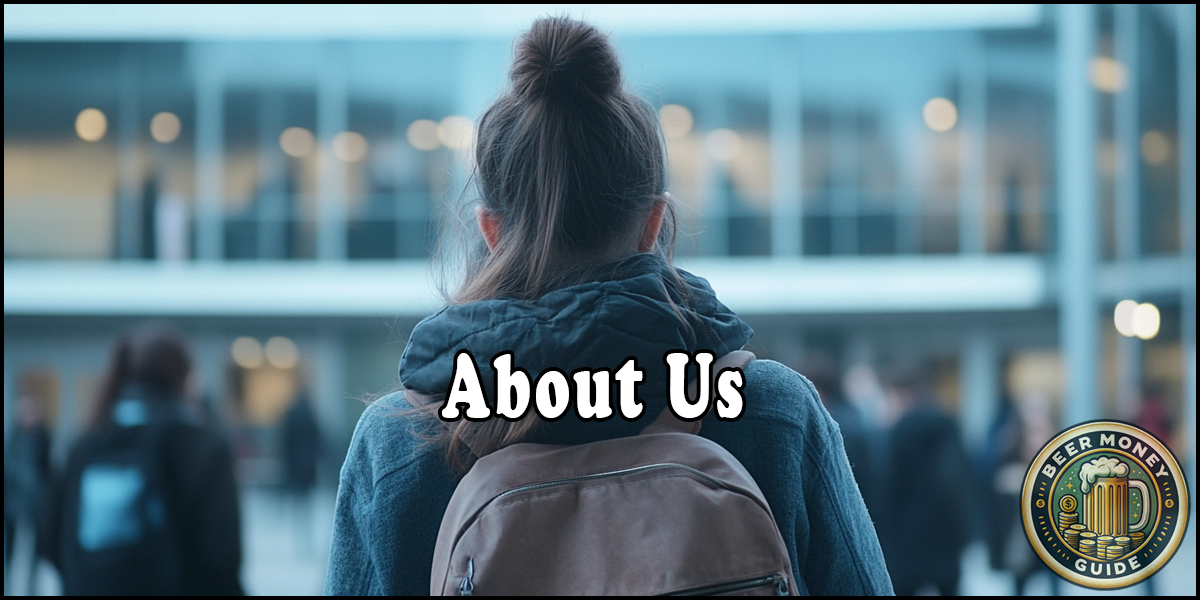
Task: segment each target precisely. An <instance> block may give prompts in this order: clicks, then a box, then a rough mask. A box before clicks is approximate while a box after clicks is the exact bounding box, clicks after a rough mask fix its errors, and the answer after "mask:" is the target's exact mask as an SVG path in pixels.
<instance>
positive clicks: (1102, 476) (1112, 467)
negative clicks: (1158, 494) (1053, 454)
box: [1079, 457, 1150, 536]
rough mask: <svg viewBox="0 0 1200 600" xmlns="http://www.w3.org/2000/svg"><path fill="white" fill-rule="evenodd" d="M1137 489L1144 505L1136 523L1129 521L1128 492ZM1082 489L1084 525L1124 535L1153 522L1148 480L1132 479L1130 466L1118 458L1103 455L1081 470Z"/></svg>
mask: <svg viewBox="0 0 1200 600" xmlns="http://www.w3.org/2000/svg"><path fill="white" fill-rule="evenodd" d="M1133 490H1137V492H1138V493H1139V494H1140V500H1141V504H1142V510H1140V511H1138V512H1139V513H1141V514H1140V515H1138V520H1137V523H1134V524H1132V525H1130V523H1129V517H1130V512H1129V494H1130V493H1131V492H1132V491H1133ZM1079 491H1080V492H1083V507H1082V510H1081V511H1080V513H1081V514H1080V517H1082V520H1083V524H1084V525H1086V526H1087V529H1088V531H1094V532H1096V534H1097V535H1102V536H1104V535H1110V536H1123V535H1126V534H1127V533H1129V532H1131V531H1140V530H1141V529H1142V528H1143V527H1145V526H1146V524H1147V523H1148V522H1149V521H1150V511H1149V510H1148V508H1147V503H1148V502H1149V500H1150V490H1149V489H1148V488H1147V487H1146V483H1145V482H1143V481H1140V480H1137V479H1130V478H1129V465H1126V464H1125V463H1123V462H1121V461H1120V460H1118V459H1116V458H1111V457H1101V458H1097V459H1095V460H1093V461H1090V462H1088V463H1086V464H1084V465H1083V466H1082V467H1081V468H1080V469H1079Z"/></svg>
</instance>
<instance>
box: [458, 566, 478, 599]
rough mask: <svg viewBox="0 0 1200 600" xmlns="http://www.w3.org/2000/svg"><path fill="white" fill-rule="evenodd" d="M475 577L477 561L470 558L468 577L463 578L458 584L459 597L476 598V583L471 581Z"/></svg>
mask: <svg viewBox="0 0 1200 600" xmlns="http://www.w3.org/2000/svg"><path fill="white" fill-rule="evenodd" d="M474 576H475V559H473V558H468V559H467V576H466V577H463V578H462V581H460V582H459V583H458V595H459V596H474V595H475V583H474V582H472V581H471V578H472V577H474Z"/></svg>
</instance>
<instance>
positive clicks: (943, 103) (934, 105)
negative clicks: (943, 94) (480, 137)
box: [921, 98, 958, 133]
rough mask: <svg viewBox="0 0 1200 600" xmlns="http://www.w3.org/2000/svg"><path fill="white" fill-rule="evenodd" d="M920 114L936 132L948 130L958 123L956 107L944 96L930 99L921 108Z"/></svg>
mask: <svg viewBox="0 0 1200 600" xmlns="http://www.w3.org/2000/svg"><path fill="white" fill-rule="evenodd" d="M921 116H922V117H924V118H925V124H926V125H928V126H929V128H930V129H932V130H934V131H936V132H938V133H941V132H943V131H950V130H951V129H953V128H954V124H955V123H958V109H957V108H955V106H954V103H953V102H951V101H949V100H947V99H945V98H932V99H930V100H929V102H926V103H925V108H924V109H922V110H921Z"/></svg>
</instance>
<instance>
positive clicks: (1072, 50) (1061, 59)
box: [1055, 5, 1100, 424]
mask: <svg viewBox="0 0 1200 600" xmlns="http://www.w3.org/2000/svg"><path fill="white" fill-rule="evenodd" d="M1057 17H1058V18H1057V20H1056V25H1055V28H1056V30H1057V31H1056V36H1057V41H1056V43H1057V49H1056V52H1057V57H1056V60H1057V63H1058V65H1057V71H1058V72H1057V89H1056V107H1055V112H1056V114H1055V120H1056V129H1057V131H1056V136H1055V137H1056V149H1055V154H1056V160H1057V163H1058V165H1057V170H1058V182H1057V195H1058V218H1057V222H1058V280H1059V284H1060V287H1059V296H1058V313H1059V314H1058V321H1059V351H1060V352H1061V353H1062V358H1063V365H1064V368H1065V370H1066V378H1065V382H1066V383H1065V390H1064V392H1065V401H1066V407H1065V409H1066V410H1065V411H1064V413H1063V414H1064V418H1065V420H1066V424H1074V423H1078V422H1081V421H1086V420H1089V419H1094V418H1096V417H1097V416H1098V414H1099V413H1098V408H1097V406H1098V403H1097V401H1096V400H1097V399H1096V394H1097V393H1098V386H1097V383H1096V379H1097V375H1098V369H1099V360H1100V357H1099V351H1098V348H1099V343H1100V340H1099V335H1098V331H1097V329H1096V327H1097V321H1098V317H1099V314H1098V313H1097V310H1096V308H1097V294H1096V270H1097V267H1096V261H1097V257H1098V254H1099V250H1098V247H1099V242H1098V239H1097V238H1098V232H1097V215H1096V126H1097V122H1096V121H1097V118H1096V98H1095V93H1094V92H1093V91H1092V89H1091V86H1090V84H1089V82H1088V69H1089V65H1090V62H1091V59H1092V56H1093V54H1094V48H1095V39H1096V10H1095V7H1094V6H1093V5H1062V6H1059V7H1058V15H1057Z"/></svg>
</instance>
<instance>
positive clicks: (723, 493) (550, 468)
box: [430, 351, 796, 596]
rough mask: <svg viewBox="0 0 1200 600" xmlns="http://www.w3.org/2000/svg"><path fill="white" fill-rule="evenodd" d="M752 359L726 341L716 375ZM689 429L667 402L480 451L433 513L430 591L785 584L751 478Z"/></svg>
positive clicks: (747, 588) (776, 588) (781, 591)
mask: <svg viewBox="0 0 1200 600" xmlns="http://www.w3.org/2000/svg"><path fill="white" fill-rule="evenodd" d="M752 360H754V355H753V354H751V353H749V352H745V351H736V352H732V353H730V354H728V355H726V356H724V357H722V358H720V359H719V360H717V361H716V363H715V364H714V365H713V367H712V374H713V377H714V379H715V377H716V375H717V374H718V373H720V372H721V370H723V369H728V368H731V367H735V368H740V367H742V366H744V365H746V364H747V363H749V362H750V361H752ZM692 385H693V388H692V391H691V396H692V397H695V393H696V392H695V389H694V386H695V383H694V382H693V384H692ZM710 389H715V385H714V386H711V388H710ZM699 430H700V421H695V422H691V423H689V422H684V421H682V420H680V419H678V418H677V417H675V416H674V414H672V413H671V412H670V409H669V408H668V409H664V410H663V412H662V414H661V415H659V417H658V418H657V419H656V420H655V421H654V423H653V424H651V425H650V426H649V427H646V428H645V429H644V430H643V431H642V433H641V434H640V435H638V436H634V437H627V438H618V439H611V440H603V441H599V442H593V443H589V444H581V445H575V446H553V445H545V444H528V443H526V444H514V445H511V446H507V447H505V448H502V449H501V450H498V451H496V452H494V453H491V454H488V455H487V456H484V457H482V458H480V459H479V460H478V462H476V463H475V465H474V466H473V467H472V468H471V469H470V471H468V472H467V474H466V475H465V476H464V477H463V479H462V481H461V482H460V483H459V484H458V487H457V488H456V489H455V491H454V495H453V496H452V497H451V499H450V504H449V506H448V507H447V508H446V512H445V515H444V516H443V518H442V524H441V529H440V530H439V532H438V539H437V545H436V548H435V550H434V556H433V572H432V575H431V577H430V593H431V594H433V595H451V594H458V595H464V596H469V595H472V594H474V593H480V594H487V595H548V594H553V595H583V594H587V595H599V594H604V595H634V594H637V595H644V594H658V595H712V594H744V595H794V594H795V589H796V586H795V582H793V581H791V579H792V570H791V561H790V559H789V557H788V551H787V547H786V546H785V545H784V542H783V537H782V536H781V535H780V533H779V529H778V527H777V526H776V524H775V519H774V517H773V516H772V514H771V508H770V507H769V506H768V505H767V501H766V499H765V498H764V497H763V495H762V492H761V491H760V490H759V488H758V485H757V484H755V482H754V480H753V479H752V478H751V477H750V474H749V473H748V472H747V471H746V469H745V467H743V466H742V465H741V463H739V462H738V461H737V459H735V458H734V457H733V455H731V454H729V452H728V451H726V450H725V449H724V448H721V447H720V446H719V445H717V444H716V443H714V442H712V441H709V440H707V439H705V438H702V437H700V436H698V435H695V434H696V433H697V432H698V431H699Z"/></svg>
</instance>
